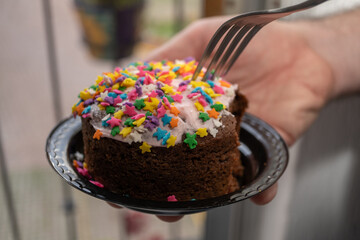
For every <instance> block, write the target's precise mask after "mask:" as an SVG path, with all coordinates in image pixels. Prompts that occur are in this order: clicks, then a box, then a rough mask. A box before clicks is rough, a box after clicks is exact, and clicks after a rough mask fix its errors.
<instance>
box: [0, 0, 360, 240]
mask: <svg viewBox="0 0 360 240" xmlns="http://www.w3.org/2000/svg"><path fill="white" fill-rule="evenodd" d="M298 2H299V1H289V0H288V1H280V0H268V1H265V0H256V1H255V0H254V1H250V0H248V1H246V0H238V1H236V0H117V1H116V0H113V1H111V0H68V1H54V0H37V1H26V0H13V1H10V0H7V1H6V0H2V1H0V116H1V117H0V158H1V159H0V160H1V163H2V164H1V177H2V178H1V183H2V184H1V185H0V239H1V240H12V239H16V240H18V239H31V240H32V239H34V240H35V239H36V240H42V239H56V240H73V239H81V240H85V239H86V240H112V239H121V240H127V239H130V240H132V239H141V240H165V239H170V240H174V239H181V240H193V239H194V240H195V239H245V237H247V238H246V239H304V238H303V236H304V235H302V234H305V236H309V237H308V238H306V237H305V239H339V238H336V237H335V238H321V237H320V238H315V236H323V235H321V234H320V233H321V232H324V231H326V230H328V229H332V232H334V231H336V234H335V235H332V236H341V233H342V230H341V229H340V227H339V226H340V225H341V224H339V222H338V221H336V220H333V221H330V220H329V218H328V219H327V220H329V221H328V222H327V223H326V224H325V223H324V224H323V225H322V228H320V229H322V231H320V232H318V231H314V232H312V230H313V229H314V226H312V224H310V223H313V222H314V221H306V220H309V219H312V215H311V214H305V212H307V211H303V210H304V209H307V210H309V211H310V212H311V211H313V210H315V209H320V210H322V211H321V212H322V213H329V212H332V210H334V209H335V210H336V211H340V212H335V213H334V214H330V217H331V219H332V218H334V219H335V218H339V216H341V217H342V218H339V219H342V220H344V218H345V217H346V216H345V215H344V214H342V213H343V212H341V211H342V210H341V209H343V208H341V206H342V205H341V204H342V203H344V201H343V199H342V198H339V197H338V198H336V197H335V198H333V197H334V196H333V195H331V194H330V195H325V196H326V197H325V198H324V199H328V198H327V197H330V198H331V199H333V201H332V202H330V203H328V205H327V206H326V207H324V208H322V207H323V206H324V204H321V203H320V204H318V205H316V204H315V205H312V207H311V208H308V206H310V205H311V204H309V203H310V202H311V203H313V199H311V197H310V196H313V195H312V194H314V191H310V192H309V190H308V188H307V187H306V186H308V185H309V184H310V183H309V182H308V181H307V180H308V179H309V176H313V175H312V173H313V172H312V170H311V169H308V168H305V167H304V168H301V166H302V165H300V167H299V164H298V161H297V159H298V158H301V157H305V158H309V157H310V156H314V155H312V154H311V152H317V151H316V149H315V150H314V148H313V145H312V144H311V143H314V144H318V142H319V141H320V142H321V141H325V142H326V141H327V140H326V139H322V138H321V137H320V139H319V137H318V138H315V140H314V138H313V136H314V135H315V136H319V135H317V132H316V131H317V130H316V128H320V130H319V131H320V133H324V132H325V133H328V132H329V128H330V129H333V128H334V126H337V125H336V121H337V120H336V119H335V120H334V121H335V122H334V123H330V126H329V128H326V127H325V128H324V125H323V124H322V123H321V121H322V119H324V118H325V119H326V118H327V116H328V115H326V114H331V112H333V111H334V109H338V110H339V109H340V110H339V111H340V113H341V116H352V117H351V119H352V120H351V121H357V120H359V121H360V119H359V114H356V115H354V113H350V112H351V110H350V108H347V107H346V106H348V105H349V104H350V105H354V104H355V103H354V100H353V99H352V100H351V99H350V100H348V99H345V100H342V102H340V103H334V104H335V105H334V104H333V105H334V106H330V107H329V108H328V109H325V111H324V113H323V115H322V117H320V120H319V121H318V122H317V123H315V127H314V128H315V130H311V131H315V132H314V133H312V132H311V131H310V133H308V134H307V135H306V136H305V137H304V138H305V140H306V138H309V139H313V140H312V141H310V142H309V141H305V140H304V139H302V140H301V141H300V142H299V143H298V144H296V145H295V146H294V147H292V148H291V161H290V165H289V169H288V170H287V172H286V173H285V175H284V176H283V178H282V179H281V180H280V186H281V188H280V194H279V196H278V197H277V199H276V200H275V201H273V202H272V203H271V204H269V205H268V206H266V207H262V208H259V207H254V206H253V205H250V204H251V203H249V201H246V202H245V203H240V204H238V205H237V206H236V207H233V208H230V207H227V208H220V209H217V210H215V211H212V212H208V213H202V214H195V215H191V216H185V218H184V219H183V220H181V221H179V222H177V223H172V224H168V223H163V222H161V221H160V220H158V219H157V218H156V217H154V216H151V215H146V214H141V213H136V212H133V211H129V210H117V209H114V208H111V207H109V206H108V205H107V204H106V203H104V202H103V201H101V200H97V199H94V198H91V197H89V196H87V195H85V194H83V193H81V192H79V191H75V190H73V189H71V188H70V187H68V186H67V185H64V182H63V181H62V179H61V178H60V177H59V176H58V175H57V174H56V173H55V172H54V171H53V170H52V169H51V168H50V166H49V164H48V162H47V159H46V156H45V142H46V138H47V136H48V134H49V133H50V131H51V130H52V128H53V127H54V126H55V125H56V124H57V123H58V122H59V121H60V120H61V119H63V118H66V117H67V116H69V115H70V112H71V107H72V105H73V104H74V102H75V101H76V96H77V94H78V93H79V91H80V90H81V89H84V88H85V87H88V86H89V84H90V83H92V82H93V81H94V80H95V78H96V76H97V75H98V74H100V73H102V72H104V71H110V70H112V69H113V68H114V67H115V66H124V65H126V64H127V63H129V62H131V61H133V60H138V59H143V58H145V57H146V55H147V54H148V53H149V52H150V51H152V50H153V49H155V48H156V47H158V46H160V45H161V44H162V43H164V42H165V41H166V40H168V39H169V38H171V37H172V36H173V35H174V34H176V33H177V32H178V31H180V30H181V29H182V28H184V27H185V26H187V25H188V24H190V23H191V22H193V21H195V20H197V19H199V18H202V17H207V16H214V15H224V14H235V13H242V12H246V11H249V10H255V9H265V8H273V7H279V6H281V5H284V4H285V5H289V4H292V3H298ZM333 2H337V3H336V4H332V5H331V4H329V5H327V6H326V7H322V8H319V9H316V10H315V9H314V11H309V13H310V14H312V15H313V16H321V15H324V14H325V13H329V12H336V11H339V9H346V8H352V7H353V6H354V5H356V4H358V2H359V1H356V0H348V1H346V3H344V1H336V0H334V1H333ZM341 2H343V3H341ZM297 16H298V18H300V17H303V15H301V14H300V15H297ZM295 18H296V16H295ZM344 101H345V102H344ZM355 101H356V104H358V103H359V99H356V100H355ZM344 106H345V107H344ZM339 111H338V113H339ZM324 114H325V115H324ZM349 114H350V115H349ZM351 114H352V115H351ZM354 117H355V118H354ZM346 119H347V118H346ZM359 121H358V122H359ZM331 124H332V125H331ZM345 125H346V124H345ZM335 128H336V127H335ZM349 131H351V130H349ZM350 135H351V133H350ZM325 136H327V135H325ZM340 137H341V136H340ZM343 138H344V139H348V141H349V142H346V143H345V145H344V146H343V148H349V146H350V147H351V146H355V145H351V143H352V142H353V141H350V140H354V139H359V138H358V135H356V136H355V137H353V138H350V140H349V136H348V135H347V134H344V136H343ZM327 139H329V138H327ZM304 142H306V144H304ZM331 144H333V145H334V146H335V145H336V148H337V149H338V150H339V151H338V152H340V155H341V154H342V155H341V156H340V157H339V155H336V156H334V155H331V154H330V155H329V154H328V153H324V155H321V154H320V153H318V152H317V153H318V154H317V155H316V154H315V157H314V159H315V160H316V159H320V160H321V159H323V158H324V156H325V157H327V158H328V157H329V156H333V157H334V159H335V160H334V161H331V162H332V163H333V164H332V165H331V166H330V165H328V166H330V171H329V170H327V172H326V174H323V175H321V174H320V175H321V176H323V178H322V181H323V182H329V179H328V177H329V176H328V175H331V174H333V173H334V171H336V170H338V169H345V170H344V173H343V174H340V175H339V173H338V172H337V173H336V174H335V175H337V176H338V178H339V179H340V181H338V180H333V178H331V179H332V180H333V182H331V183H330V185H331V186H334V185H335V186H338V187H339V188H341V187H342V186H343V185H344V184H345V183H347V181H348V179H352V175H351V176H348V175H347V173H346V172H348V170H349V169H351V166H352V165H351V164H352V162H353V161H354V159H356V158H357V157H358V152H356V153H357V154H355V155H352V154H353V152H350V153H348V152H346V151H345V152H344V151H340V150H342V149H343V148H341V146H342V145H341V144H340V145H339V144H337V143H336V142H334V143H332V142H331V143H330V145H331ZM356 146H358V145H356ZM320 147H321V146H320ZM309 149H310V150H309ZM321 149H322V148H321ZM333 149H334V148H333ZM322 151H323V152H324V151H325V150H324V149H322ZM301 152H305V153H307V154H305V155H304V154H301ZM335 157H336V158H335ZM344 158H345V159H348V160H345V163H346V164H345V165H339V159H340V160H341V159H344ZM336 159H337V160H336ZM315 160H314V161H315ZM328 168H329V167H328ZM298 169H300V170H298ZM316 170H317V171H320V168H317V169H316ZM301 171H305V172H306V173H308V175H306V174H305V175H304V174H303V173H301V174H303V176H306V177H302V176H301V174H299V172H301ZM309 174H310V175H309ZM7 180H9V181H7ZM320 180H321V179H320ZM318 183H319V185H317V186H316V188H315V189H319V188H322V187H324V186H325V187H326V186H328V185H326V184H325V185H324V184H322V182H321V181H320V182H318ZM7 186H10V189H9V188H7ZM294 186H296V187H297V188H296V189H297V190H300V191H297V194H295V193H294V191H293V190H292V189H293V188H294ZM303 186H305V187H303ZM310 189H311V188H310ZM323 191H324V190H323ZM294 196H295V197H294ZM304 196H305V197H304ZM336 196H338V195H337V194H336ZM324 199H319V201H320V202H322V203H323V202H324ZM293 200H295V201H293ZM329 204H330V205H329ZM325 205H326V204H325ZM337 209H339V210H337ZM325 216H329V214H325ZM315 219H316V218H315ZM355 219H358V217H357V218H354V219H353V220H352V221H350V226H351V227H353V226H354V225H353V224H354V222H355ZM297 226H300V228H297ZM333 226H337V228H332V227H333ZM318 229H319V228H318ZM351 229H353V228H351ZM239 232H240V233H239ZM330 232H331V231H330ZM255 233H256V234H255ZM289 236H291V238H289ZM295 236H298V238H297V237H295ZM324 236H325V235H324ZM313 237H314V238H313ZM344 239H351V238H344ZM354 239H355V238H354Z"/></svg>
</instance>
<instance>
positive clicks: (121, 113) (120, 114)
mask: <svg viewBox="0 0 360 240" xmlns="http://www.w3.org/2000/svg"><path fill="white" fill-rule="evenodd" d="M123 116H124V112H123V111H122V110H119V111H117V112H116V113H114V117H115V118H117V119H121V118H122V117H123Z"/></svg>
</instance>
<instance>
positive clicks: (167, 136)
mask: <svg viewBox="0 0 360 240" xmlns="http://www.w3.org/2000/svg"><path fill="white" fill-rule="evenodd" d="M170 135H171V134H170V132H169V133H167V134H166V135H165V136H164V137H163V139H162V143H161V144H162V145H166V142H167V140H168V139H169V138H170Z"/></svg>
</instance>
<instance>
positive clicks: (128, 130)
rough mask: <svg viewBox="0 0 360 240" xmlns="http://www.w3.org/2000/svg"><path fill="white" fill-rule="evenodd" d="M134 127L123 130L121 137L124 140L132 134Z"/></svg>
mask: <svg viewBox="0 0 360 240" xmlns="http://www.w3.org/2000/svg"><path fill="white" fill-rule="evenodd" d="M131 130H132V127H125V128H123V129H122V130H121V132H120V135H122V136H123V137H124V138H125V137H126V136H127V135H129V134H130V133H131Z"/></svg>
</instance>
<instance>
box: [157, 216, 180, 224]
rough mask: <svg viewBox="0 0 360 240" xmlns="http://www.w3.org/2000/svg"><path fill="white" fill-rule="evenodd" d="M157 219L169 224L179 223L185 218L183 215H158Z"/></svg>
mask: <svg viewBox="0 0 360 240" xmlns="http://www.w3.org/2000/svg"><path fill="white" fill-rule="evenodd" d="M157 217H158V218H159V219H160V220H162V221H164V222H168V223H171V222H177V221H179V220H180V219H182V218H183V216H182V215H179V216H159V215H157Z"/></svg>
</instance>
